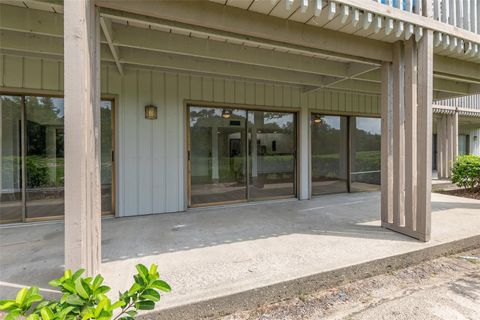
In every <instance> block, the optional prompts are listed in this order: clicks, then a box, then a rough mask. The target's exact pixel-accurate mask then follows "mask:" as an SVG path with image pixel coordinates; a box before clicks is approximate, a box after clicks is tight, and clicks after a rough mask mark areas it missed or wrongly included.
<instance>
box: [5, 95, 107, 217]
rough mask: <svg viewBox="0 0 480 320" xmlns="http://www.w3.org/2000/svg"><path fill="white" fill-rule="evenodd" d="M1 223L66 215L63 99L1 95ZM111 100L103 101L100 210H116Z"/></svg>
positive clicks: (105, 211)
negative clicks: (114, 204) (114, 205)
mask: <svg viewBox="0 0 480 320" xmlns="http://www.w3.org/2000/svg"><path fill="white" fill-rule="evenodd" d="M0 115H1V119H0V120H1V121H0V123H1V145H0V168H1V175H0V179H1V180H0V191H1V194H0V223H5V222H21V221H34V220H45V219H52V218H61V217H62V216H63V214H64V122H63V119H64V107H63V98H61V97H47V96H15V95H11V96H8V95H2V96H1V99H0ZM113 119H114V118H113V102H112V101H108V100H106V101H102V103H101V141H102V143H101V152H102V153H101V155H102V157H101V180H102V181H101V184H102V212H104V213H111V212H113V179H114V174H113V146H114V143H113V141H114V140H113V137H114V130H113V128H114V123H113Z"/></svg>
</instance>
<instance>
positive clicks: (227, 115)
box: [222, 109, 232, 119]
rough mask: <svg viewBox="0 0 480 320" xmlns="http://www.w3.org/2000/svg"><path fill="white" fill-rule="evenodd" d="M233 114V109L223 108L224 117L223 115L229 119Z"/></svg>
mask: <svg viewBox="0 0 480 320" xmlns="http://www.w3.org/2000/svg"><path fill="white" fill-rule="evenodd" d="M231 116H232V110H228V109H223V111H222V117H223V118H224V119H229V118H230V117H231Z"/></svg>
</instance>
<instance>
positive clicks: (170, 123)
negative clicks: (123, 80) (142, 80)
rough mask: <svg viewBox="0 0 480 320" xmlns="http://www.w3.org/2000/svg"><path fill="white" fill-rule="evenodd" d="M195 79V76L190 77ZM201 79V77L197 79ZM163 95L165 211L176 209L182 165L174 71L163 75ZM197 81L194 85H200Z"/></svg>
mask: <svg viewBox="0 0 480 320" xmlns="http://www.w3.org/2000/svg"><path fill="white" fill-rule="evenodd" d="M192 79H196V77H195V78H194V77H192ZM198 80H201V79H198ZM165 83H166V86H165V96H166V100H165V101H166V108H167V112H166V119H167V126H166V130H165V131H166V132H165V135H166V136H167V145H166V150H165V152H166V157H167V172H166V179H165V181H166V185H167V188H166V192H165V193H166V199H167V203H166V211H168V212H171V211H178V210H179V209H180V208H179V207H178V200H177V199H178V188H179V183H180V182H179V178H180V177H179V174H178V166H180V165H182V164H181V163H179V158H178V154H179V149H180V148H181V147H180V143H181V141H179V130H180V128H179V127H178V123H179V119H178V117H179V116H180V109H181V107H180V106H179V101H178V75H177V74H174V73H166V76H165ZM194 83H195V82H194V81H192V89H193V87H194ZM200 84H201V83H198V84H196V85H200Z"/></svg>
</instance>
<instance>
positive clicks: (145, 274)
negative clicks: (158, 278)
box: [135, 264, 148, 281]
mask: <svg viewBox="0 0 480 320" xmlns="http://www.w3.org/2000/svg"><path fill="white" fill-rule="evenodd" d="M135 268H137V271H138V273H139V274H140V275H141V276H142V278H143V280H145V281H148V269H147V267H145V266H144V265H143V264H137V265H136V266H135Z"/></svg>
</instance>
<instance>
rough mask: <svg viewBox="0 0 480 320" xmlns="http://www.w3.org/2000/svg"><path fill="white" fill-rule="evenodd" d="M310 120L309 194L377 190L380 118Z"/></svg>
mask: <svg viewBox="0 0 480 320" xmlns="http://www.w3.org/2000/svg"><path fill="white" fill-rule="evenodd" d="M311 117H312V119H311V153H312V156H311V165H312V195H321V194H329V193H342V192H356V191H371V190H378V189H379V186H380V159H381V155H380V153H381V151H380V148H381V138H380V133H381V119H379V118H367V117H353V116H334V115H321V114H316V113H313V114H312V115H311Z"/></svg>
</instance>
